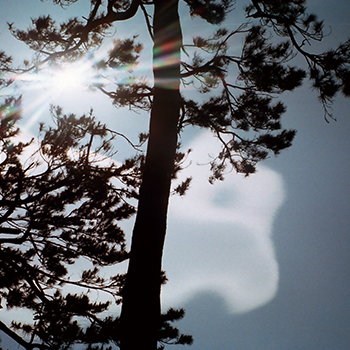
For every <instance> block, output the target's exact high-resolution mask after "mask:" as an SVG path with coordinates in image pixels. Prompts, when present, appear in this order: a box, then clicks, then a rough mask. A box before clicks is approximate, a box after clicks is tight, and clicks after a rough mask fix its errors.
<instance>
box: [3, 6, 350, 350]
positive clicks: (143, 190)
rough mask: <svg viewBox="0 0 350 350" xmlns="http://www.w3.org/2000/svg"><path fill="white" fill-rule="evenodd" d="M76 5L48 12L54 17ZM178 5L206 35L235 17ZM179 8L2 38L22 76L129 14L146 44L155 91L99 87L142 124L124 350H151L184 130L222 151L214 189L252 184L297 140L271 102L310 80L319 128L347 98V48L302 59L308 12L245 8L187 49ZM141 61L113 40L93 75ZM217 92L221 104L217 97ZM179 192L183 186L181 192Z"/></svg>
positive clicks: (45, 22) (135, 48)
mask: <svg viewBox="0 0 350 350" xmlns="http://www.w3.org/2000/svg"><path fill="white" fill-rule="evenodd" d="M74 2H76V0H55V1H54V3H56V4H59V5H61V6H68V5H69V4H71V3H74ZM185 3H186V4H187V5H188V10H189V12H190V14H191V15H192V16H199V17H201V18H202V19H203V20H205V21H206V22H208V24H212V25H219V24H221V23H223V24H224V23H225V22H224V20H225V18H226V16H227V14H228V13H229V12H230V11H232V12H233V14H231V15H234V8H233V5H234V3H233V2H232V1H230V0H219V1H213V0H205V1H202V0H185ZM178 5H179V4H178V0H154V1H152V2H148V1H142V0H132V1H121V0H120V1H118V0H117V1H116V0H108V1H106V2H102V1H101V0H92V1H91V11H90V14H89V15H88V16H87V17H83V19H78V18H73V19H69V20H68V21H67V22H65V23H63V24H61V25H57V24H56V23H55V21H54V20H53V19H52V18H51V17H50V16H46V17H45V16H42V17H39V18H37V19H35V20H33V21H32V26H31V27H30V28H29V29H28V30H25V31H23V30H18V29H15V28H14V27H13V25H12V24H11V27H10V30H11V31H12V34H13V35H14V36H15V37H16V38H17V39H19V40H21V41H23V42H24V43H26V44H27V45H28V46H29V47H30V48H31V49H32V50H34V51H35V52H36V53H37V61H36V62H35V63H31V62H26V65H25V66H24V68H22V70H23V71H30V70H32V69H40V68H42V67H44V66H45V65H46V64H49V63H51V64H52V63H59V62H60V61H62V60H78V59H79V58H81V57H82V56H84V55H85V54H86V53H88V52H90V51H91V50H93V49H94V48H95V47H97V46H98V45H100V44H101V43H102V42H103V40H104V39H105V36H104V34H105V33H106V32H107V31H108V29H109V28H110V27H111V26H112V25H113V23H115V22H119V21H124V20H128V19H130V18H131V17H133V16H134V15H135V14H136V12H137V11H142V12H143V14H144V17H145V23H146V26H147V28H148V30H149V33H150V35H151V38H152V40H153V43H154V46H153V73H154V83H153V84H148V83H147V82H145V81H142V80H137V79H135V80H132V81H131V82H129V83H127V84H119V85H117V86H116V89H115V91H107V90H106V88H105V87H104V86H102V85H99V86H97V88H98V89H100V90H101V91H102V92H103V93H105V94H107V95H108V96H110V97H111V98H112V101H113V103H114V104H115V105H116V106H130V107H133V108H142V109H143V110H148V111H149V112H150V126H149V135H148V144H147V152H146V156H145V159H144V163H143V165H142V180H141V185H140V189H139V193H138V207H137V210H136V211H137V214H136V222H135V226H134V230H133V234H132V245H131V250H130V256H129V268H128V272H127V274H126V278H125V285H124V287H123V290H122V312H121V316H120V336H121V342H120V347H121V349H122V350H129V349H132V350H134V349H138V348H143V349H147V350H151V349H152V350H155V349H156V348H157V340H158V329H159V325H160V321H161V316H160V315H161V311H160V288H161V282H162V271H161V262H162V253H163V244H164V239H165V234H166V220H167V209H168V200H169V195H170V184H171V181H172V179H173V178H174V176H175V173H176V171H177V170H178V167H177V166H174V165H175V164H176V161H177V158H178V155H177V154H178V153H177V149H178V135H179V134H180V133H181V132H182V131H183V130H184V128H185V127H186V126H188V125H191V126H197V127H201V128H207V129H209V130H211V131H212V133H213V135H214V136H215V137H217V138H218V139H219V140H220V141H221V144H222V149H221V151H220V153H219V154H218V155H217V156H216V158H215V159H213V160H212V161H211V170H212V176H211V178H210V181H211V182H214V181H215V180H222V179H223V176H224V172H225V170H226V169H227V168H228V167H229V168H232V169H234V170H236V171H237V172H240V173H244V174H246V175H249V174H251V173H253V172H255V170H256V164H257V163H258V162H260V161H262V160H264V159H266V157H267V156H268V155H269V153H271V152H272V153H274V154H279V153H280V152H281V151H282V150H283V149H285V148H287V147H290V146H291V143H292V140H293V138H294V135H295V131H294V130H286V129H284V128H283V127H282V125H281V117H282V115H283V114H284V112H285V111H286V107H285V106H284V104H283V103H281V102H276V99H275V97H276V96H278V95H280V94H282V93H283V92H285V91H293V90H294V89H296V88H297V87H299V86H301V85H302V84H303V82H304V81H305V80H306V79H308V80H309V81H310V82H311V84H312V86H313V88H314V89H315V90H316V91H317V92H318V95H319V99H320V101H321V103H322V104H323V106H324V110H325V117H326V119H328V118H330V117H332V115H331V114H330V108H329V107H330V104H331V103H332V102H333V98H334V97H335V95H336V94H337V93H338V92H341V93H343V94H344V95H345V96H349V94H350V92H349V82H350V79H349V77H350V72H349V41H347V42H345V43H344V44H342V45H340V46H339V47H337V48H335V49H332V50H329V51H326V52H323V53H321V54H312V53H310V52H309V51H307V47H308V45H311V44H312V43H314V42H317V41H320V40H322V38H323V36H324V33H323V23H322V21H319V20H318V19H317V16H316V15H314V14H308V13H307V11H306V4H305V1H303V0H287V1H285V0H283V1H282V0H272V1H271V0H261V1H259V0H251V1H249V2H248V1H247V7H246V9H245V10H246V11H245V13H246V23H244V24H242V25H241V26H239V27H237V28H236V29H234V30H231V31H228V30H226V29H224V28H220V29H217V30H216V31H215V32H214V34H213V35H212V36H210V37H207V38H205V37H203V36H201V35H197V36H196V37H194V38H193V42H192V43H191V44H187V43H184V42H183V37H182V29H183V28H181V25H180V20H179V12H178ZM68 11H69V10H68ZM149 11H151V12H152V18H153V23H150V21H149V18H150V15H149V13H148V12H149ZM195 34H197V33H195ZM236 37H243V38H244V41H243V45H242V50H241V53H240V54H238V55H234V54H231V53H230V52H231V51H230V50H229V49H230V45H229V43H230V40H231V39H232V38H236ZM193 48H195V50H193V54H191V53H190V51H191V52H192V49H193ZM140 50H141V46H140V45H139V44H137V42H136V38H135V37H133V38H131V39H125V40H116V41H115V47H114V49H113V50H111V51H110V54H109V57H107V58H106V59H105V60H101V61H100V62H98V64H97V65H96V66H97V68H100V69H113V68H116V67H120V66H121V65H125V64H133V63H135V62H136V61H137V60H138V58H139V54H140ZM296 55H299V56H301V57H302V58H304V59H305V66H295V65H293V62H294V61H293V58H294V57H295V56H296ZM159 62H163V63H164V64H158V63H159ZM4 64H5V63H4ZM5 70H6V69H5ZM7 70H9V69H7ZM181 84H194V86H196V87H197V88H198V90H199V91H200V92H203V93H208V92H210V91H212V92H213V93H211V94H209V98H208V99H207V100H206V101H204V102H198V101H195V100H193V99H190V98H189V97H187V96H186V95H185V94H183V93H182V91H181V89H180V86H181ZM216 90H219V91H220V92H219V93H214V91H216ZM206 96H208V95H206ZM188 185H189V180H186V182H185V183H184V184H183V186H180V187H179V188H178V191H180V192H181V191H183V190H184V189H186V188H187V187H188Z"/></svg>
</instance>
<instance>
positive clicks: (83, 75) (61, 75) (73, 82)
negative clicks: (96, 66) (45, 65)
mask: <svg viewBox="0 0 350 350" xmlns="http://www.w3.org/2000/svg"><path fill="white" fill-rule="evenodd" d="M90 69H91V67H88V66H87V65H85V64H83V63H80V64H79V63H71V64H66V65H62V66H59V67H56V68H54V69H52V70H50V72H48V73H47V81H46V84H47V87H48V89H49V90H50V92H51V93H54V94H61V93H70V92H76V91H79V90H81V89H84V88H86V87H87V85H88V84H89V78H90Z"/></svg>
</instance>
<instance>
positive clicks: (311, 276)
mask: <svg viewBox="0 0 350 350" xmlns="http://www.w3.org/2000/svg"><path fill="white" fill-rule="evenodd" d="M85 3H86V1H83V0H80V1H79V2H78V3H77V4H75V5H74V7H73V8H72V9H74V10H76V11H85V14H86V13H87V12H86V11H87V10H88V7H86V6H85V5H84V4H85ZM245 3H246V2H244V1H237V4H236V9H237V10H236V11H235V12H233V13H232V14H231V15H230V17H229V19H228V22H227V26H228V27H236V26H237V24H239V23H240V20H239V18H240V13H241V10H240V9H241V8H242V6H244V4H245ZM84 6H85V7H84ZM309 7H310V10H311V11H314V12H316V13H317V14H318V15H319V17H320V18H323V19H325V28H326V30H327V28H329V26H331V28H332V30H331V31H332V33H331V35H330V36H329V37H327V38H325V41H324V44H323V47H329V46H332V45H337V44H338V43H339V42H341V41H344V40H346V39H347V38H348V37H349V36H350V22H349V20H348V14H349V13H350V3H347V2H341V1H337V2H332V3H331V2H329V1H316V0H313V1H309ZM18 9H20V11H18ZM53 9H54V10H53ZM0 10H1V11H0V16H1V17H0V18H1V23H0V33H1V36H0V49H4V50H6V51H9V52H11V51H12V52H13V53H16V54H17V53H18V52H21V51H19V50H22V49H23V50H24V47H23V46H18V44H17V43H16V42H15V41H13V39H11V38H10V37H9V36H8V34H7V33H6V25H5V24H6V21H8V22H15V24H16V25H17V26H18V27H21V28H26V27H27V26H28V25H29V24H30V17H35V16H37V15H39V14H47V13H51V14H52V16H53V17H55V18H64V16H65V14H66V12H63V11H62V10H60V9H58V8H57V7H54V8H53V7H52V6H51V5H50V1H47V2H44V3H42V2H40V1H34V0H31V1H28V0H14V1H11V2H5V1H1V2H0ZM80 13H81V12H80ZM81 15H83V13H81ZM140 21H141V19H140V17H136V18H134V19H133V20H132V22H131V23H129V24H125V23H121V24H119V25H118V27H117V33H120V35H122V36H123V35H124V33H126V34H125V35H133V34H137V32H138V28H140V27H139V23H140ZM183 26H184V31H186V33H187V34H188V35H192V34H193V35H197V34H198V32H199V33H200V34H203V32H205V31H206V30H207V28H208V27H207V25H206V24H205V23H204V22H200V21H191V20H190V19H189V18H188V17H183ZM143 32H144V30H143ZM111 40H112V39H111ZM140 40H141V41H142V42H143V44H144V46H145V50H144V51H145V53H146V54H147V50H148V51H149V48H150V47H149V45H150V42H149V41H148V39H147V38H146V37H144V36H143V35H141V36H140ZM237 44H239V43H237ZM107 47H108V45H107ZM149 55H150V54H149V53H148V57H150V56H149ZM141 68H142V69H143V71H144V72H145V74H146V73H147V72H149V69H150V66H149V65H147V64H143V65H142V66H141ZM120 79H121V78H120ZM28 87H30V88H29V89H26V91H25V95H24V100H25V102H26V103H27V108H25V114H24V115H23V121H22V123H23V126H24V128H25V130H26V131H27V132H28V133H30V132H32V133H34V132H35V130H36V125H37V123H38V122H39V121H44V120H48V119H49V112H48V106H49V104H50V103H55V104H62V105H63V106H64V108H65V111H67V112H76V113H84V112H87V111H88V110H89V108H90V107H93V108H94V111H95V114H96V116H97V117H98V118H99V119H100V120H102V121H103V122H106V123H109V124H110V126H111V127H115V128H118V130H119V131H123V132H125V133H132V135H136V134H137V132H136V131H135V125H137V128H138V130H137V131H144V130H145V129H146V127H147V124H148V119H147V116H145V115H143V114H135V113H132V114H131V116H130V117H128V115H126V113H129V112H128V111H127V110H116V109H115V108H114V107H112V106H111V104H110V102H109V101H108V99H107V98H106V97H104V96H101V94H99V93H97V92H96V93H91V92H88V93H85V94H83V95H81V94H75V93H73V92H72V91H69V92H68V93H64V92H61V94H60V95H57V94H55V93H53V92H52V90H50V89H49V88H48V87H47V86H44V87H43V86H42V85H40V84H37V85H36V88H33V84H32V85H30V84H28ZM283 99H284V100H285V102H286V103H287V105H288V111H287V113H286V115H285V118H284V124H285V126H286V127H290V128H295V129H297V131H298V133H297V136H296V138H295V141H294V144H293V146H292V147H291V148H290V149H288V150H286V151H284V152H282V154H281V155H280V156H278V157H277V158H275V157H271V158H270V159H269V160H267V161H266V162H264V163H263V164H262V165H261V167H260V168H259V169H258V170H259V171H258V173H257V174H255V175H253V176H251V177H250V178H248V179H246V178H242V177H241V176H239V175H236V174H233V173H232V174H228V175H227V177H226V180H225V181H224V182H219V183H217V184H215V185H214V186H211V185H209V183H208V182H207V168H206V167H205V166H198V165H197V163H200V164H203V163H205V162H206V161H207V160H206V156H207V155H208V154H210V153H211V152H213V153H214V152H215V151H214V150H215V147H217V146H216V145H215V142H214V139H212V138H210V137H209V135H208V134H206V133H200V132H198V131H196V132H193V131H191V132H189V133H188V134H185V135H184V136H183V143H184V145H185V146H187V147H191V148H193V150H194V151H193V152H192V154H191V155H190V157H191V158H189V160H188V162H189V163H190V161H191V165H190V166H189V167H188V168H186V170H185V171H184V173H183V175H182V176H183V177H185V176H186V173H187V174H192V175H193V177H194V180H193V181H194V183H193V184H192V187H191V190H190V192H189V193H188V194H187V195H186V196H185V197H184V198H179V197H173V198H172V199H171V202H170V213H169V225H168V236H167V240H166V246H165V252H164V268H165V270H166V271H167V275H168V278H169V282H168V284H167V285H166V286H165V287H164V290H163V304H164V307H167V306H170V305H172V306H179V307H184V308H185V309H186V311H187V315H186V317H185V319H184V320H183V321H181V322H180V324H179V325H180V327H181V330H183V331H184V332H186V333H190V334H192V335H193V336H194V340H195V342H194V344H193V346H192V347H191V349H193V350H199V349H201V350H209V349H210V350H211V349H225V350H227V349H229V350H231V349H232V350H233V349H234V350H252V349H254V350H275V349H276V350H299V349H300V350H314V349H318V350H330V349H332V350H347V349H349V348H350V333H349V327H350V278H349V277H350V264H349V262H350V249H349V248H350V234H349V233H350V232H349V227H350V216H349V207H350V206H349V198H350V188H349V179H350V166H349V164H350V152H349V151H350V141H349V134H350V118H349V117H350V116H349V114H350V111H349V106H350V104H349V100H345V99H342V98H339V99H337V101H336V103H335V105H334V106H333V107H334V110H333V114H334V116H336V117H337V122H333V121H331V122H330V123H326V122H325V120H324V119H323V110H322V107H321V106H320V104H318V101H317V96H316V95H315V94H314V93H313V92H312V90H311V89H310V88H309V87H307V86H304V87H302V88H300V89H299V90H298V91H296V92H294V93H289V94H286V95H285V96H284V97H283ZM87 101H88V104H89V105H87ZM127 117H128V118H127ZM117 147H120V148H121V152H120V153H119V154H118V156H120V157H122V156H123V155H124V153H123V152H122V151H123V149H124V148H126V144H123V143H122V141H121V143H120V144H118V145H117ZM0 312H3V311H0ZM19 312H20V311H19ZM0 317H2V316H1V315H0ZM180 348H181V347H180Z"/></svg>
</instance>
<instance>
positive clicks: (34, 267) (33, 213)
mask: <svg viewBox="0 0 350 350" xmlns="http://www.w3.org/2000/svg"><path fill="white" fill-rule="evenodd" d="M1 111H2V115H1V117H2V118H1V126H0V130H1V132H0V140H1V145H2V153H1V154H2V159H1V164H0V184H1V185H0V191H1V192H0V193H1V199H0V208H1V209H0V210H1V227H0V244H1V257H0V261H1V267H0V273H1V282H0V293H1V294H0V295H1V297H2V298H4V299H5V300H6V306H7V308H8V309H11V308H14V307H17V308H26V309H29V310H31V311H32V313H33V315H34V319H35V322H34V323H33V324H27V323H23V322H13V323H12V327H13V328H14V329H15V330H21V331H23V332H24V333H26V334H28V335H31V336H32V341H26V340H25V339H22V338H20V337H19V336H18V335H17V334H16V333H14V331H12V330H11V329H9V328H8V327H7V326H6V325H5V324H4V323H3V322H1V321H0V329H1V330H2V331H4V332H5V333H7V334H8V335H10V336H11V337H13V338H14V339H15V340H16V341H17V342H18V343H19V344H21V345H22V346H24V347H25V348H26V349H34V348H39V349H65V348H68V347H69V346H70V345H71V344H74V343H77V342H78V343H87V344H90V343H102V344H104V343H106V344H108V343H109V342H110V341H114V342H116V343H118V342H119V340H120V334H119V333H120V332H119V331H118V329H119V328H120V326H119V320H118V318H111V317H104V318H101V317H100V315H101V314H102V313H103V311H106V310H107V309H108V307H109V306H110V304H111V300H108V299H106V298H105V299H106V300H107V301H105V302H93V301H90V299H92V298H93V296H92V297H90V296H89V295H90V294H91V293H90V292H89V291H94V290H95V291H98V292H99V293H105V294H107V295H109V296H111V297H112V298H109V299H112V301H114V302H115V303H117V304H119V303H120V290H121V288H122V286H123V283H124V275H123V274H115V275H111V276H110V277H108V278H106V277H102V275H101V273H100V269H101V268H103V267H106V266H111V265H116V264H118V263H120V262H122V261H124V260H125V259H127V258H128V252H127V251H126V246H125V238H124V232H123V230H122V229H121V228H120V227H119V223H120V222H121V221H122V220H125V219H128V218H129V217H130V216H132V215H133V214H134V213H135V208H134V206H133V205H132V204H131V203H130V201H132V200H133V199H134V200H135V199H136V198H137V197H138V187H139V183H140V178H141V169H140V165H141V164H142V157H138V158H137V157H135V158H134V159H128V160H126V161H125V162H124V163H123V164H116V163H115V162H112V161H111V160H110V156H111V151H112V145H111V142H112V140H113V138H114V137H115V136H116V135H115V134H113V132H112V131H109V130H108V129H107V127H106V126H105V125H102V124H101V123H99V122H97V121H96V120H95V118H94V117H93V116H92V113H90V114H89V115H83V116H81V117H79V118H78V117H76V116H75V115H72V114H71V115H64V114H63V113H62V110H61V109H60V108H53V109H52V111H51V113H52V118H53V119H54V121H55V127H49V128H47V127H45V125H41V127H40V133H39V139H38V141H37V142H38V144H37V145H34V140H31V141H29V142H26V143H25V142H20V141H18V138H17V139H16V134H17V133H18V129H16V127H15V125H16V124H15V123H16V121H17V120H18V119H19V116H20V100H18V99H17V100H16V99H13V98H12V99H11V98H10V99H7V100H6V101H5V104H4V105H3V106H2V108H1ZM27 150H28V152H29V157H28V154H25V153H26V151H27ZM28 152H27V153H28ZM77 264H79V265H80V266H83V268H80V269H79V266H78V267H76V265H77ZM71 267H73V268H74V267H75V270H76V271H77V269H79V270H78V271H79V274H78V273H74V274H73V275H72V268H71ZM72 291H75V292H72ZM182 315H183V311H182V310H178V311H175V310H172V309H171V310H169V311H168V312H167V313H166V314H165V315H163V316H162V318H163V320H162V321H163V322H162V328H161V330H160V334H158V339H159V340H161V341H165V340H167V339H168V340H169V341H174V342H177V343H181V342H188V341H190V338H188V337H186V336H183V335H180V334H179V333H178V331H177V330H176V329H175V328H174V327H172V326H171V325H170V324H169V321H173V320H176V319H178V318H181V317H182ZM77 317H79V318H85V319H86V320H88V321H89V322H90V325H89V326H87V327H86V326H85V328H84V327H82V326H81V325H80V324H79V323H78V322H77V321H76V318H77ZM85 324H86V322H85ZM34 339H39V340H40V342H34V341H33V340H34ZM101 349H102V347H101Z"/></svg>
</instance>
